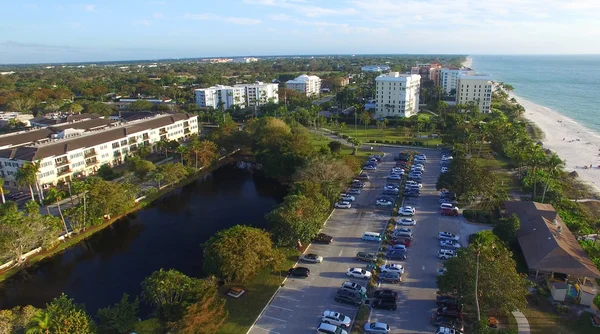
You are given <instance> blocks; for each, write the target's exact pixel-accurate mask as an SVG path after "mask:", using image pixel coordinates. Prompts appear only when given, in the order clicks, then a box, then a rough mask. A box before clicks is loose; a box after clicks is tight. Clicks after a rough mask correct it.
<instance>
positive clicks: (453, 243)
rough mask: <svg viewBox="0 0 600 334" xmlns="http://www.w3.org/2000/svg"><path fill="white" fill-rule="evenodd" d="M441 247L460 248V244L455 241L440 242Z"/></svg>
mask: <svg viewBox="0 0 600 334" xmlns="http://www.w3.org/2000/svg"><path fill="white" fill-rule="evenodd" d="M440 246H441V247H448V248H460V244H459V243H458V242H456V241H454V240H440Z"/></svg>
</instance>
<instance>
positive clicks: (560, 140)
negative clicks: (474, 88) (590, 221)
mask: <svg viewBox="0 0 600 334" xmlns="http://www.w3.org/2000/svg"><path fill="white" fill-rule="evenodd" d="M510 96H511V97H514V98H515V99H516V100H517V101H518V102H519V104H521V105H522V106H523V107H524V108H525V110H526V111H525V114H524V115H523V116H525V118H527V119H528V120H529V121H531V122H533V123H535V124H536V125H537V126H538V127H539V128H540V129H541V130H542V131H543V132H544V135H545V138H544V139H543V140H541V142H542V143H543V144H544V148H545V149H549V150H552V151H553V152H556V153H557V154H558V155H559V156H560V158H561V159H563V160H565V165H566V167H565V170H566V171H567V172H571V171H576V172H577V174H579V178H580V179H581V180H582V181H584V182H586V183H589V184H590V185H591V186H592V187H594V190H595V191H597V192H600V135H598V134H596V133H595V132H593V131H592V130H590V129H588V128H586V127H584V126H583V125H581V124H579V123H577V122H575V121H574V120H572V119H570V118H568V117H566V116H563V115H561V114H560V113H558V112H556V111H554V110H552V109H550V108H547V107H544V106H540V105H538V104H535V103H533V102H531V101H528V100H526V99H524V98H521V97H519V96H517V95H515V94H512V93H511V94H510ZM590 165H591V166H592V168H590ZM584 166H587V167H588V168H587V169H585V168H584Z"/></svg>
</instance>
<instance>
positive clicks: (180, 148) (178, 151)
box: [175, 145, 187, 165]
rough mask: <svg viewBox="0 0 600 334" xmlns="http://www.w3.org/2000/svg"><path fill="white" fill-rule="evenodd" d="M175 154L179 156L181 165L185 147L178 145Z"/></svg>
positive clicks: (185, 150)
mask: <svg viewBox="0 0 600 334" xmlns="http://www.w3.org/2000/svg"><path fill="white" fill-rule="evenodd" d="M175 152H176V153H178V154H180V155H181V164H182V165H183V155H184V154H185V153H186V152H187V147H185V146H183V145H179V146H178V147H177V149H176V150H175Z"/></svg>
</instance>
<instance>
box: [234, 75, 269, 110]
mask: <svg viewBox="0 0 600 334" xmlns="http://www.w3.org/2000/svg"><path fill="white" fill-rule="evenodd" d="M234 87H241V88H244V90H245V92H244V96H245V103H246V105H247V106H248V107H250V106H262V105H263V104H266V103H269V102H273V103H279V85H278V84H276V83H264V82H260V81H257V82H255V83H253V84H237V85H235V86H234Z"/></svg>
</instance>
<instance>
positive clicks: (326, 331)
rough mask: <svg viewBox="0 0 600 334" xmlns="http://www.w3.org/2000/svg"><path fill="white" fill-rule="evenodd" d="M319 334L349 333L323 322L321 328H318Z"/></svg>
mask: <svg viewBox="0 0 600 334" xmlns="http://www.w3.org/2000/svg"><path fill="white" fill-rule="evenodd" d="M317 334H348V332H346V331H345V330H343V329H342V328H340V327H338V326H336V325H332V324H329V323H326V322H322V323H321V324H320V325H319V327H317Z"/></svg>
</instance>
